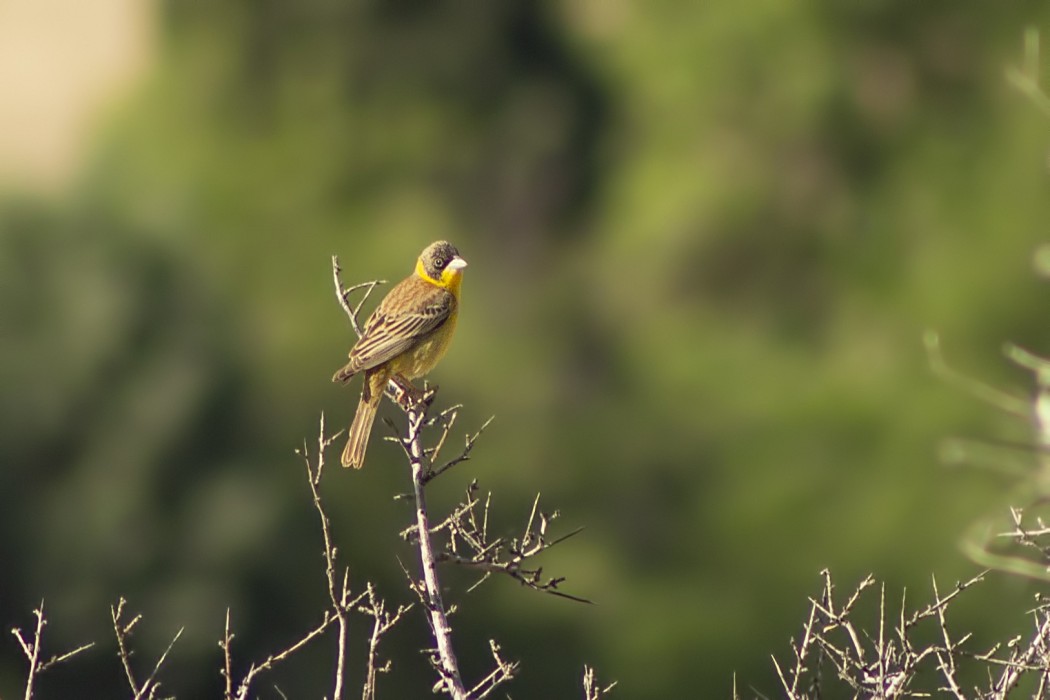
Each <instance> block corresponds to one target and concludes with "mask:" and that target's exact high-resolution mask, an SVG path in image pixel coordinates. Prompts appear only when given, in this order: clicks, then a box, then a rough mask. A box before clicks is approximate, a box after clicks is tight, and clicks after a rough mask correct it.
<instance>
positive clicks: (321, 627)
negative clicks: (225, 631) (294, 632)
mask: <svg viewBox="0 0 1050 700" xmlns="http://www.w3.org/2000/svg"><path fill="white" fill-rule="evenodd" d="M335 619H336V617H335V615H334V614H333V613H332V611H331V610H325V612H324V618H323V619H322V620H321V622H320V624H318V625H317V626H316V627H314V628H313V629H312V630H310V631H309V632H307V633H306V634H305V635H303V637H302V638H301V639H299V640H298V641H297V642H295V643H293V644H292V645H291V646H289V647H287V648H285V649H284V650H283V651H279V652H277V653H276V654H271V655H270V656H268V657H266V660H265V661H263V662H262V663H261V664H255V663H253V664H252V665H251V667H250V668H249V669H248V673H247V674H246V675H245V676H244V679H243V680H242V681H241V683H240V685H239V686H238V687H237V695H236V698H237V700H247V698H248V690H249V688H250V687H251V684H252V681H253V680H255V677H256V676H257V675H259V674H260V673H262V672H263V671H268V670H270V669H271V668H273V667H274V665H275V664H277V663H280V662H281V661H284V660H285V659H287V658H288V657H289V656H291V655H292V654H294V653H295V652H297V651H299V650H300V649H302V648H303V647H304V646H306V645H307V644H308V643H309V642H310V640H312V639H313V638H314V637H317V636H318V635H319V634H321V633H322V632H324V631H325V630H326V629H328V626H329V625H331V624H332V622H333V621H334V620H335Z"/></svg>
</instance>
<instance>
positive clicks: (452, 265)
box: [448, 255, 467, 271]
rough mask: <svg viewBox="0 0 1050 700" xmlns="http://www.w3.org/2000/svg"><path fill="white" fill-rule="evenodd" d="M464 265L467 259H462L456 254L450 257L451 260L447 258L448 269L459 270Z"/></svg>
mask: <svg viewBox="0 0 1050 700" xmlns="http://www.w3.org/2000/svg"><path fill="white" fill-rule="evenodd" d="M466 266H467V261H466V260H464V259H463V258H461V257H459V256H458V255H457V256H456V257H454V258H452V259H451V260H449V262H448V269H449V270H456V271H459V270H462V269H463V268H464V267H466Z"/></svg>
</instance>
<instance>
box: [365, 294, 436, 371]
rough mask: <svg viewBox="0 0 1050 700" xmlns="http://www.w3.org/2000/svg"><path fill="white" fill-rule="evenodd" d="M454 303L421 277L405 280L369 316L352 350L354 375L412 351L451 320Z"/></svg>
mask: <svg viewBox="0 0 1050 700" xmlns="http://www.w3.org/2000/svg"><path fill="white" fill-rule="evenodd" d="M409 283H411V284H409ZM455 303H456V300H455V297H453V296H452V294H451V293H450V292H448V291H447V290H444V289H441V288H439V287H435V286H433V285H432V284H430V283H428V282H424V281H423V280H420V279H418V278H416V279H410V280H406V283H404V284H401V285H398V286H397V287H395V288H394V289H392V290H391V291H390V294H389V295H388V296H387V297H386V298H385V299H383V302H382V303H381V304H380V305H379V307H378V308H377V309H376V310H375V312H374V313H373V314H372V315H371V316H370V317H369V319H368V322H367V323H366V324H365V330H364V333H362V335H361V339H360V340H358V341H357V344H356V345H354V347H353V349H352V350H350V364H349V365H348V367H353V371H354V372H360V371H361V370H365V369H372V368H373V367H377V366H379V365H381V364H383V363H384V362H387V361H389V360H391V359H393V358H395V357H397V356H398V355H400V354H401V353H403V352H405V351H406V350H409V349H410V348H412V347H413V346H414V345H415V344H416V343H417V342H419V340H420V339H422V338H425V337H426V336H428V335H430V334H431V333H433V332H434V331H435V330H437V329H438V328H440V327H441V324H443V323H444V322H445V321H447V320H448V317H449V315H450V314H451V313H452V309H453V306H454V305H455Z"/></svg>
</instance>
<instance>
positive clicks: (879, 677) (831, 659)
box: [734, 571, 1050, 700]
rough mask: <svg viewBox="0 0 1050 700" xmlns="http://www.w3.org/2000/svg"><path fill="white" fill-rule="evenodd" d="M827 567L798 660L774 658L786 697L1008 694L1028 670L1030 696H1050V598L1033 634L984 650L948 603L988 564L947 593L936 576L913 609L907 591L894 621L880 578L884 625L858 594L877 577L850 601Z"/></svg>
mask: <svg viewBox="0 0 1050 700" xmlns="http://www.w3.org/2000/svg"><path fill="white" fill-rule="evenodd" d="M821 575H822V576H823V579H824V585H823V590H822V591H821V595H820V597H819V599H811V601H810V611H809V615H808V619H807V621H806V623H805V624H804V625H803V629H802V635H801V639H799V640H792V642H791V651H792V655H793V656H794V663H793V665H792V666H791V667H789V668H787V669H786V670H785V668H784V667H783V666H781V664H780V663H779V662H778V661H777V659H776V658H774V659H773V664H774V667H775V668H776V672H777V675H778V677H779V679H780V684H781V688H782V690H783V691H784V697H787V698H789V699H791V700H810V699H815V698H821V697H839V695H840V694H841V693H842V692H846V693H850V694H852V695H853V696H854V697H858V698H905V697H930V696H931V695H948V696H950V697H954V698H957V699H959V700H963V699H973V700H1005V699H1006V698H1007V697H1008V696H1009V694H1010V692H1011V691H1013V690H1014V689H1016V688H1017V686H1018V684H1019V683H1020V682H1021V680H1022V678H1024V677H1025V676H1029V677H1033V678H1034V679H1035V685H1034V686H1033V687H1035V688H1036V690H1035V693H1034V694H1033V695H1032V696H1031V697H1033V698H1036V699H1037V700H1045V699H1046V698H1047V697H1048V692H1050V691H1048V687H1047V684H1048V680H1050V678H1048V674H1050V670H1048V666H1047V659H1048V658H1050V603H1046V602H1040V603H1039V605H1038V606H1037V607H1036V608H1035V610H1033V611H1032V612H1031V614H1032V616H1033V621H1034V625H1033V633H1032V635H1031V637H1030V638H1029V639H1028V640H1027V641H1023V640H1022V638H1021V637H1018V638H1016V639H1014V640H1013V641H1012V642H1010V643H1009V644H1006V645H1002V644H996V645H995V646H993V647H992V648H991V649H989V650H988V651H985V652H978V651H975V650H974V649H971V648H970V646H971V642H972V638H971V635H970V634H968V633H966V634H962V635H959V634H957V633H955V634H953V633H952V631H951V630H950V627H949V623H948V620H947V611H948V609H949V607H951V606H952V605H954V604H955V603H956V602H957V600H958V599H959V597H960V595H961V594H962V593H963V592H964V591H966V590H968V589H969V588H970V587H972V586H974V585H975V584H977V583H980V582H981V581H983V580H984V577H985V575H986V572H984V573H980V574H977V575H976V576H974V577H973V578H971V579H969V580H967V581H964V582H961V583H958V584H956V585H955V586H954V587H953V589H952V590H951V591H949V592H947V593H945V594H942V593H941V590H940V588H939V586H938V584H937V581H936V580H935V579H934V580H933V581H932V590H933V600H932V601H931V602H929V603H927V604H926V605H924V606H922V607H920V608H917V609H915V610H914V611H913V612H911V613H908V612H907V601H906V598H905V597H904V596H903V595H902V599H901V605H900V610H899V614H898V616H897V620H898V621H897V622H896V624H894V625H893V627H892V629H890V628H889V627H888V623H887V617H888V616H887V610H886V595H885V593H886V591H885V586H884V585H883V586H879V600H878V606H879V614H878V621H877V623H876V624H877V628H875V629H872V628H871V627H870V626H868V625H865V624H864V623H863V621H862V620H861V619H860V616H861V613H860V612H859V610H861V606H860V605H859V601H860V600H861V599H862V597H863V596H864V595H865V592H866V591H867V590H868V589H870V588H872V587H873V586H874V585H875V580H874V579H873V578H872V577H870V576H869V577H867V578H865V579H864V580H863V581H861V582H860V584H858V585H857V587H856V588H855V589H854V591H853V593H852V594H850V595H849V596H848V597H847V598H846V600H845V601H842V602H836V594H835V587H834V585H833V584H832V580H831V574H830V573H828V572H827V571H823V572H821ZM930 625H933V626H935V630H936V634H935V635H930V633H929V632H930V630H929V626H930ZM828 669H830V670H828ZM975 669H983V670H984V671H985V673H984V677H985V678H986V681H985V684H984V686H983V687H976V686H974V687H966V686H965V685H964V683H963V681H962V680H960V679H961V678H964V677H965V678H974V677H977V676H976V674H974V670H975ZM843 686H844V687H843ZM734 697H738V696H734Z"/></svg>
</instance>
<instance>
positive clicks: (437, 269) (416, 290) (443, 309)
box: [332, 241, 467, 469]
mask: <svg viewBox="0 0 1050 700" xmlns="http://www.w3.org/2000/svg"><path fill="white" fill-rule="evenodd" d="M466 266H467V261H466V260H464V259H463V258H461V257H460V256H459V251H458V250H456V248H455V246H453V245H452V244H451V243H449V242H448V241H436V242H434V243H431V244H430V245H428V246H427V247H426V248H425V249H424V250H423V252H422V253H421V254H420V256H419V259H418V260H417V261H416V270H415V272H414V273H412V274H411V275H409V276H408V277H406V278H405V279H403V280H401V282H399V283H398V284H397V286H396V287H394V288H393V289H391V290H390V292H389V293H388V294H387V295H386V297H384V298H383V301H381V302H379V306H377V307H376V310H375V311H374V312H373V313H372V315H371V316H369V318H368V321H367V322H366V323H365V328H364V331H363V332H362V333H361V337H360V339H358V341H357V343H355V344H354V347H353V348H351V349H350V361H349V362H348V363H347V364H346V366H345V367H343V368H342V369H341V370H339V371H338V372H336V373H335V375H334V376H333V377H332V381H333V382H341V383H344V384H345V383H346V382H348V381H350V378H351V377H353V376H354V375H355V374H357V373H358V372H361V371H363V372H364V373H365V379H364V386H363V387H362V389H361V401H360V403H358V404H357V413H356V414H355V415H354V422H353V424H352V425H351V426H350V433H349V438H348V439H347V441H346V448H345V449H344V450H343V458H342V462H343V466H344V467H353V468H355V469H360V468H361V467H362V466H364V463H365V449H366V448H367V447H368V436H369V434H370V433H371V432H372V423H373V422H374V421H375V417H376V410H377V409H378V408H379V400H380V399H381V398H382V397H383V390H384V388H385V387H386V383H387V382H388V381H389V380H391V379H394V380H395V381H398V382H399V383H403V384H406V385H410V384H409V380H412V379H417V378H419V377H422V376H424V375H426V374H427V373H428V372H430V370H432V369H434V366H435V365H436V364H437V363H438V360H440V359H441V358H442V357H443V356H444V354H445V351H446V350H448V344H449V341H451V340H452V333H453V331H455V330H456V317H457V316H458V315H459V286H460V283H461V282H462V281H463V268H465V267H466ZM402 380H403V381H402Z"/></svg>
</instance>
